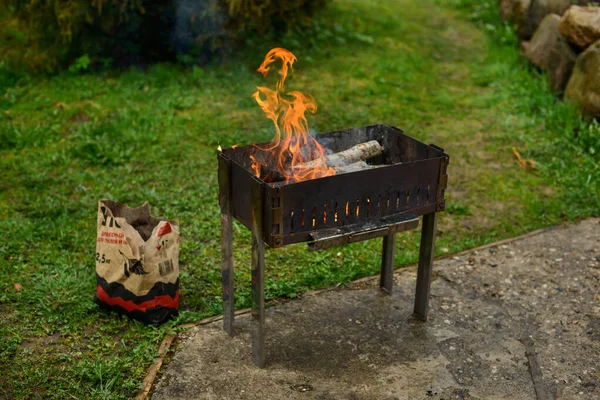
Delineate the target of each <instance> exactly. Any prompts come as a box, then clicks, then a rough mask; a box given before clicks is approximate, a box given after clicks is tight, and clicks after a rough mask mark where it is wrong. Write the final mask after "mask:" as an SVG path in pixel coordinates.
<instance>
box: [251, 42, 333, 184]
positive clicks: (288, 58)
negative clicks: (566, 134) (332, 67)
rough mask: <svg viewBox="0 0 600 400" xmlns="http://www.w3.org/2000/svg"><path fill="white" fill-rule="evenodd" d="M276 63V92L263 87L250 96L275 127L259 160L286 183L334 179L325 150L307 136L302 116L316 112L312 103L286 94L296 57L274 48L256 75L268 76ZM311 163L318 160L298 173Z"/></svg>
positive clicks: (256, 166) (257, 166)
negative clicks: (325, 178) (323, 178)
mask: <svg viewBox="0 0 600 400" xmlns="http://www.w3.org/2000/svg"><path fill="white" fill-rule="evenodd" d="M277 60H280V61H281V67H280V68H279V70H278V72H279V75H280V78H279V80H278V81H277V84H276V86H275V90H272V89H269V88H267V87H264V86H257V87H256V89H257V92H256V93H254V94H253V95H252V97H254V99H255V100H256V102H257V103H258V105H259V106H260V108H261V109H262V110H263V111H264V113H265V115H266V117H267V118H268V119H270V120H271V121H273V124H274V125H275V136H274V137H273V139H272V140H271V142H270V143H269V145H268V146H267V147H266V148H258V149H259V150H261V151H262V152H264V153H267V152H268V153H267V154H262V155H261V156H259V158H260V159H261V161H262V162H263V163H266V164H268V166H269V167H271V168H273V169H275V170H277V171H278V172H279V173H281V175H282V176H283V177H284V179H285V181H286V182H290V181H293V182H300V181H304V180H308V179H316V178H322V177H325V176H330V175H335V170H333V169H332V168H329V167H328V166H327V163H326V162H325V150H324V149H323V147H322V146H321V145H320V144H319V143H318V142H317V141H316V140H315V139H314V138H313V137H312V136H311V135H310V134H309V130H308V121H307V120H306V117H305V113H306V112H307V111H310V112H311V113H313V114H314V113H315V112H316V111H317V103H316V102H315V99H314V98H313V97H312V96H311V95H309V94H304V93H301V92H296V91H293V92H289V93H286V92H285V80H286V78H287V76H288V71H289V70H293V67H292V66H293V64H294V61H296V56H294V54H292V53H291V52H290V51H289V50H286V49H283V48H274V49H272V50H271V51H269V53H267V55H266V57H265V59H264V61H263V63H262V64H261V65H260V67H259V68H258V72H260V73H262V74H263V76H264V77H266V76H267V74H268V73H269V71H270V70H271V68H274V67H275V66H274V65H273V64H274V63H275V62H276V61H277ZM250 158H251V159H252V170H253V171H254V173H255V174H256V175H257V176H261V166H260V164H261V163H260V161H259V160H258V159H257V157H255V156H250ZM312 160H317V161H318V160H321V161H320V162H317V166H316V167H315V168H311V169H306V168H303V169H297V168H296V167H297V166H298V165H300V164H303V163H306V162H308V161H312Z"/></svg>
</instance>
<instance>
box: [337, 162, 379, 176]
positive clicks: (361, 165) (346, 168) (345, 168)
mask: <svg viewBox="0 0 600 400" xmlns="http://www.w3.org/2000/svg"><path fill="white" fill-rule="evenodd" d="M379 167H383V165H369V164H367V163H366V162H364V161H359V162H355V163H352V164H349V165H342V166H341V167H333V169H334V170H335V173H336V174H337V175H340V174H347V173H349V172H356V171H362V170H364V169H373V168H379Z"/></svg>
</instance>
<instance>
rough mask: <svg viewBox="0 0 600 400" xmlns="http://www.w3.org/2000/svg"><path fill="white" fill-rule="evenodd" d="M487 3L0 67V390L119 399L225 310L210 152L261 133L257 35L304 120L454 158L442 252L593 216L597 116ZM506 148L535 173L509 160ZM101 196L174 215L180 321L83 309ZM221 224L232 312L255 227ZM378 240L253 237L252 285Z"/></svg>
mask: <svg viewBox="0 0 600 400" xmlns="http://www.w3.org/2000/svg"><path fill="white" fill-rule="evenodd" d="M495 3H496V2H495V1H492V0H487V1H485V2H481V3H480V2H478V4H483V6H481V5H479V6H477V7H474V6H472V5H471V3H470V2H465V1H454V2H452V3H451V4H450V5H449V4H448V3H446V2H441V1H439V2H438V1H435V0H429V1H426V2H425V3H423V2H417V1H414V0H402V1H399V2H395V3H392V2H386V1H374V0H370V1H364V0H339V1H337V2H336V3H335V5H334V6H333V7H332V9H331V10H330V11H329V14H330V18H329V20H331V21H335V23H333V22H332V24H333V25H332V26H331V27H329V26H327V25H326V24H321V26H320V27H319V28H318V30H317V35H315V36H310V37H308V38H306V37H301V36H298V35H295V36H294V35H288V36H286V37H284V38H282V39H280V40H279V41H270V42H268V43H262V44H260V43H252V42H249V43H248V50H245V51H244V52H242V53H240V54H239V55H238V59H237V60H230V61H229V62H228V63H226V65H224V66H216V65H215V66H210V67H206V68H203V69H201V68H197V67H196V68H191V69H189V68H183V67H180V66H176V65H155V66H152V67H150V68H149V69H148V70H147V71H140V70H136V69H130V70H128V71H124V72H98V73H90V74H83V75H74V74H68V73H65V74H62V75H59V76H54V77H47V78H41V77H40V78H27V77H22V76H18V75H12V74H10V73H8V72H6V71H2V72H1V73H0V85H1V86H0V87H1V88H3V90H2V91H0V93H3V95H2V97H1V100H0V153H1V158H0V171H1V172H2V179H1V180H0V231H1V232H2V233H3V238H2V241H0V397H2V396H5V397H8V398H11V397H15V398H57V399H64V398H126V397H131V396H132V395H134V394H135V393H136V391H137V390H138V389H139V387H140V385H141V380H142V378H143V375H144V371H145V369H146V368H147V367H148V366H149V365H150V363H151V360H152V358H153V357H154V356H155V353H156V350H157V348H158V344H159V343H160V340H161V339H162V338H163V337H164V335H165V334H166V333H167V332H168V331H170V330H176V329H178V328H177V326H178V325H180V324H182V323H184V322H188V321H194V320H197V319H200V318H202V317H206V316H209V315H214V314H218V313H220V312H221V303H220V271H219V262H220V247H219V217H218V212H219V211H218V205H217V182H216V178H217V177H216V147H217V145H218V144H221V145H223V146H230V145H233V144H237V143H242V144H246V143H251V142H259V141H266V140H269V139H270V137H271V136H272V134H273V131H272V125H271V123H270V122H269V121H268V120H267V119H265V118H264V116H263V115H262V112H261V111H260V109H259V108H258V106H257V105H256V104H254V103H253V100H252V99H251V98H250V95H251V94H252V93H253V91H254V89H255V86H256V85H258V84H261V83H262V80H261V78H260V76H258V75H257V74H256V73H255V72H254V70H255V68H256V67H257V66H258V65H259V64H260V62H261V60H262V57H263V56H264V54H266V52H267V51H268V50H269V48H270V47H271V46H272V45H279V46H283V47H287V48H289V49H290V50H292V51H293V52H294V53H295V54H296V55H297V56H298V59H299V61H298V63H297V64H296V66H295V67H296V68H295V75H294V76H293V78H292V79H291V80H290V83H289V87H290V88H293V89H297V90H302V91H306V92H308V93H311V94H312V95H313V96H314V97H315V99H316V100H317V102H318V104H319V110H318V112H317V114H316V115H315V116H314V117H311V118H310V123H311V126H312V127H313V128H315V129H316V130H318V131H331V130H336V129H340V128H345V127H350V126H361V125H367V124H373V123H378V122H381V123H386V124H391V125H396V126H399V127H401V128H403V129H404V130H405V131H406V132H407V133H408V134H409V135H411V136H414V137H416V138H418V139H419V140H421V141H425V142H427V143H435V144H437V145H439V146H441V147H443V148H444V149H445V150H446V151H447V152H448V153H449V154H450V157H451V160H450V161H451V165H450V167H449V175H450V177H449V188H448V191H447V197H448V212H446V213H443V214H442V215H441V218H440V221H439V222H438V227H439V236H438V241H437V251H436V253H437V254H438V255H439V254H441V253H443V252H455V251H459V250H462V249H466V248H470V247H473V246H477V245H480V244H484V243H488V242H492V241H495V240H499V239H503V238H507V237H510V236H514V235H518V234H520V233H523V232H527V231H530V230H533V229H537V228H541V227H545V226H549V225H553V224H557V223H561V222H565V221H572V220H575V219H578V218H582V217H586V216H590V215H600V200H599V196H598V194H599V190H600V187H599V185H600V184H599V182H600V168H599V162H600V157H599V153H600V143H599V137H600V136H599V135H600V128H599V126H598V125H597V124H587V123H584V122H582V120H581V118H580V116H579V114H578V113H577V111H576V110H574V109H573V108H572V107H570V106H569V105H568V104H566V103H562V102H560V101H556V99H555V98H554V97H553V96H552V95H551V94H550V93H549V91H548V88H547V85H546V83H545V79H544V77H543V76H542V75H541V74H539V73H538V72H536V71H534V70H532V69H531V68H530V67H529V66H528V65H527V64H526V63H525V62H524V61H522V60H521V58H520V57H519V55H518V53H517V50H516V49H517V46H516V39H515V37H514V35H513V33H512V31H511V30H510V29H509V28H507V27H505V26H504V25H502V24H501V23H499V22H498V17H497V13H496V12H495V11H492V7H491V5H495ZM486 4H487V6H486ZM486 7H487V8H486ZM302 40H304V41H306V42H307V43H308V44H303V42H302ZM59 103H63V104H64V105H66V107H62V106H61V104H59ZM513 146H516V147H517V148H518V150H519V151H520V152H521V154H522V155H523V156H525V157H527V158H533V159H534V160H535V161H536V165H537V169H536V170H535V171H524V170H522V169H521V168H520V167H519V166H518V165H517V163H516V162H515V160H514V156H513V155H512V153H511V148H512V147H513ZM102 198H111V199H115V200H119V201H121V202H124V203H127V204H130V205H139V204H141V203H142V202H144V201H149V202H150V204H151V206H152V209H153V211H154V214H155V215H159V216H165V217H168V218H177V219H179V220H180V222H181V226H182V241H181V266H182V272H181V294H182V305H181V310H182V312H181V316H180V317H179V319H178V320H177V321H174V322H171V323H169V324H166V325H165V326H162V327H159V328H156V327H149V326H144V325H142V324H140V323H136V322H132V321H129V320H127V319H126V318H119V317H118V316H116V315H114V314H106V313H104V312H102V311H100V310H99V309H98V308H97V307H96V306H95V305H94V304H93V303H92V301H91V299H92V296H93V293H94V288H95V276H94V250H95V244H94V243H95V240H94V236H95V223H96V222H95V221H96V215H95V213H96V207H97V201H98V199H102ZM234 230H235V235H236V237H235V249H236V253H235V259H236V280H237V283H238V286H237V293H236V294H237V297H236V307H238V308H242V307H248V306H249V305H250V292H249V289H250V285H249V282H250V276H249V264H250V235H249V232H248V231H247V230H246V229H245V228H243V227H241V226H240V225H238V224H236V225H235V226H234ZM418 240H419V233H418V232H417V231H414V232H409V233H405V234H402V235H400V236H399V238H398V243H397V246H398V249H397V256H396V266H397V267H400V266H402V265H406V264H409V263H413V262H415V261H416V259H417V246H418ZM380 246H381V242H380V241H379V240H373V241H367V242H361V243H357V244H353V245H348V246H344V247H341V248H336V249H332V250H330V251H324V252H320V253H309V252H307V251H306V247H305V246H304V245H295V246H289V247H286V248H284V249H280V250H277V251H267V255H266V263H267V272H266V279H267V282H266V288H267V296H268V297H269V298H275V297H280V296H286V297H294V296H296V295H297V294H298V293H301V292H303V291H305V290H308V289H311V288H317V287H324V286H328V285H333V284H337V283H340V282H346V281H349V280H352V279H355V278H358V277H362V276H366V275H371V274H374V273H376V271H377V270H378V268H379V260H380V255H379V252H380ZM14 283H20V284H21V285H22V287H23V289H22V290H21V291H17V290H15V289H14V288H13V284H14Z"/></svg>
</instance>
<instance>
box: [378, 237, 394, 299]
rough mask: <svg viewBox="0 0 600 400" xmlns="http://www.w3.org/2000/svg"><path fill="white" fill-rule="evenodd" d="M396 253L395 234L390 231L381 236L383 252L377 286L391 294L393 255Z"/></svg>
mask: <svg viewBox="0 0 600 400" xmlns="http://www.w3.org/2000/svg"><path fill="white" fill-rule="evenodd" d="M395 253H396V234H395V233H390V234H388V235H387V236H384V237H383V252H382V255H381V275H380V277H379V287H380V288H381V289H382V290H383V291H385V292H387V293H389V294H391V293H392V286H393V284H394V255H395Z"/></svg>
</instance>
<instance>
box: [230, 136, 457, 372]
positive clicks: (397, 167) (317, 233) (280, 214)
mask: <svg viewBox="0 0 600 400" xmlns="http://www.w3.org/2000/svg"><path fill="white" fill-rule="evenodd" d="M316 138H317V140H318V141H319V142H320V143H321V144H323V145H324V146H325V147H326V148H329V149H331V150H332V151H333V152H340V151H343V150H346V149H348V148H350V147H352V146H354V145H357V144H359V143H364V142H367V141H369V140H377V141H378V142H379V143H380V144H381V145H382V146H383V148H384V151H383V153H382V155H381V156H378V157H377V158H375V159H372V160H370V163H372V164H374V165H378V167H377V168H371V169H365V170H361V171H356V172H350V173H345V174H340V175H334V176H330V177H325V178H319V179H313V180H308V181H303V182H298V183H289V184H285V183H282V182H275V183H268V182H265V181H263V180H261V179H259V178H257V177H256V176H255V175H254V173H253V172H252V168H251V161H250V157H249V156H250V155H251V154H252V153H253V151H254V150H255V148H254V146H253V145H250V146H243V147H236V148H235V149H234V148H229V149H224V150H223V151H222V152H220V153H219V156H218V159H219V202H220V206H221V237H222V265H221V272H222V281H223V316H224V329H225V330H226V331H227V332H228V333H229V334H230V335H233V316H234V306H233V303H234V299H233V294H234V293H233V244H232V220H233V218H235V219H237V220H238V221H240V222H241V223H242V224H243V225H245V226H246V227H247V228H248V229H250V230H251V231H252V298H253V304H252V309H253V313H252V315H253V322H252V324H253V330H252V331H253V359H254V361H255V363H256V364H257V365H259V366H261V367H262V366H263V365H264V362H265V357H264V243H266V244H267V245H269V246H270V247H272V248H277V247H282V246H285V245H288V244H292V243H300V242H309V247H310V248H311V249H312V250H320V249H325V248H329V247H332V246H337V245H341V244H345V243H352V242H357V241H361V240H366V239H371V238H376V237H381V236H383V237H384V240H383V252H382V268H381V279H380V286H381V288H382V289H384V290H385V291H386V292H388V293H391V291H392V274H393V263H394V249H395V240H396V233H397V232H400V231H404V230H408V229H414V228H416V227H417V225H418V221H419V217H420V216H423V224H422V225H423V227H422V235H421V247H420V253H419V270H418V277H417V293H416V301H415V314H416V315H417V316H418V317H420V318H421V319H423V320H425V319H426V318H427V309H428V298H429V287H430V282H431V268H432V261H433V247H434V242H435V229H436V228H435V225H436V213H437V212H440V211H444V209H445V199H444V195H445V189H446V186H447V174H446V168H447V165H448V161H449V157H448V155H447V154H445V153H444V151H443V150H442V149H441V148H439V147H437V146H435V145H429V146H427V145H425V144H423V143H421V142H419V141H417V140H416V139H413V138H411V137H409V136H407V135H405V134H404V133H403V132H402V131H401V130H400V129H398V128H395V127H389V126H385V125H371V126H367V127H362V128H352V129H348V130H342V131H336V132H331V133H326V134H322V135H317V136H316ZM259 146H260V145H259Z"/></svg>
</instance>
